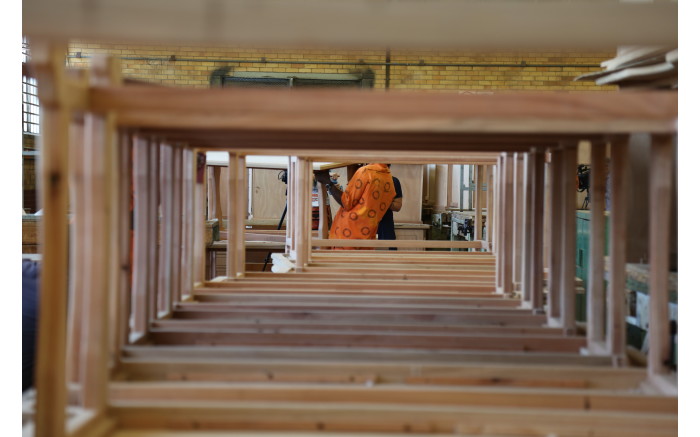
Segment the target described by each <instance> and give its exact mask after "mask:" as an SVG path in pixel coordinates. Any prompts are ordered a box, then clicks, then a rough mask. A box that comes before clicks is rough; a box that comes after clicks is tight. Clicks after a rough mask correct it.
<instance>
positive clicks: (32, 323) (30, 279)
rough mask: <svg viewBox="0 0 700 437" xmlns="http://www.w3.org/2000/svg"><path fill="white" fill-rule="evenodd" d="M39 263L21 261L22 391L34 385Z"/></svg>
mask: <svg viewBox="0 0 700 437" xmlns="http://www.w3.org/2000/svg"><path fill="white" fill-rule="evenodd" d="M38 295H39V263H37V262H36V261H30V260H26V259H25V260H22V391H23V392H24V391H25V390H27V389H28V388H31V387H32V386H33V385H34V365H35V363H36V328H37V312H38V309H39V297H38Z"/></svg>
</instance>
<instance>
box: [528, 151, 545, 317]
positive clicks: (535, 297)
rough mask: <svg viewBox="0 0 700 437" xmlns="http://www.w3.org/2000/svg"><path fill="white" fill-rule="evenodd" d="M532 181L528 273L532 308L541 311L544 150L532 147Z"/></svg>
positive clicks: (542, 300) (542, 299)
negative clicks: (530, 245) (530, 243)
mask: <svg viewBox="0 0 700 437" xmlns="http://www.w3.org/2000/svg"><path fill="white" fill-rule="evenodd" d="M531 156H532V158H533V160H534V165H533V167H534V168H533V173H534V182H533V187H532V202H531V204H532V210H533V211H532V213H531V215H532V230H531V232H532V241H533V244H532V249H531V250H532V252H531V253H532V263H530V266H529V269H530V273H529V275H528V278H529V282H530V288H531V290H532V291H531V293H530V297H531V302H532V305H531V306H532V309H533V310H535V311H538V312H539V311H541V310H542V307H543V304H544V298H543V295H542V276H543V273H544V152H543V151H542V150H541V149H533V150H532V152H531Z"/></svg>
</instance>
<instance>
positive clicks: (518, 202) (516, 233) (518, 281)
mask: <svg viewBox="0 0 700 437" xmlns="http://www.w3.org/2000/svg"><path fill="white" fill-rule="evenodd" d="M513 157H514V160H513V164H514V165H513V214H514V216H513V218H514V220H513V252H512V253H513V289H514V291H522V292H523V299H528V300H529V297H526V296H525V292H524V289H523V271H522V256H523V253H522V249H523V247H525V244H524V238H525V237H526V235H527V234H526V233H525V232H526V231H527V232H529V231H530V228H529V227H528V228H525V229H524V228H523V225H524V223H525V222H526V221H527V220H526V219H525V214H524V212H527V208H526V207H524V206H523V201H524V200H525V190H527V179H526V175H527V171H526V169H525V162H526V159H527V158H526V157H527V154H523V153H515V154H514V155H513Z"/></svg>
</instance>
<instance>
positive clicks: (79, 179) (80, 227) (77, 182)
mask: <svg viewBox="0 0 700 437" xmlns="http://www.w3.org/2000/svg"><path fill="white" fill-rule="evenodd" d="M84 132H85V126H84V123H83V119H82V118H81V119H80V121H77V120H75V119H74V120H73V122H72V123H71V126H70V131H69V137H70V139H71V141H70V144H69V146H68V149H69V150H68V153H69V154H70V159H69V164H70V167H69V171H70V178H71V179H70V186H69V191H70V193H69V194H70V196H69V197H70V205H71V208H72V211H73V220H72V222H71V223H70V247H69V249H70V262H69V268H70V273H69V275H68V278H69V299H68V305H69V307H68V339H67V342H68V354H67V356H66V368H67V370H68V372H67V375H68V381H70V382H73V383H78V384H79V383H80V366H81V363H80V343H81V337H82V329H83V318H82V312H83V299H84V295H85V293H86V292H87V291H86V290H87V287H86V286H85V284H84V283H83V280H84V279H85V278H84V275H82V269H83V266H84V265H85V257H87V256H88V253H87V252H88V247H89V246H88V245H87V244H86V243H88V241H89V239H88V237H87V236H86V235H85V233H86V231H87V228H86V226H85V223H84V220H85V205H84V203H85V197H84V196H83V195H82V191H81V190H82V188H83V187H84V186H85V181H84V178H85V175H84V171H85V163H84V160H85V153H84V150H85V145H84V144H83V143H84Z"/></svg>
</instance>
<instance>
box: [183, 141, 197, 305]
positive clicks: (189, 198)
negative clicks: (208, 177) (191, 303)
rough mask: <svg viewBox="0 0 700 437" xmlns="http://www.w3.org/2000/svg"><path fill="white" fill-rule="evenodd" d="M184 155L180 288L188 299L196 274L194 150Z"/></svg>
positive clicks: (187, 150) (186, 150)
mask: <svg viewBox="0 0 700 437" xmlns="http://www.w3.org/2000/svg"><path fill="white" fill-rule="evenodd" d="M182 153H183V157H182V175H183V190H182V206H183V218H182V221H183V225H182V251H183V255H182V264H181V266H182V270H181V275H180V290H181V296H182V299H186V298H187V297H189V296H190V293H191V292H192V286H193V283H194V276H193V270H192V266H193V263H194V247H193V245H194V189H195V183H194V165H195V164H194V159H195V153H194V152H193V151H192V150H189V149H184V150H183V152H182Z"/></svg>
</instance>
